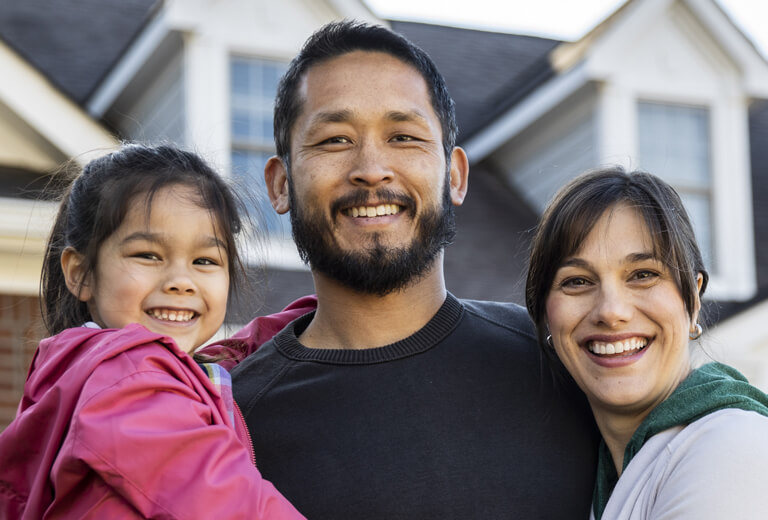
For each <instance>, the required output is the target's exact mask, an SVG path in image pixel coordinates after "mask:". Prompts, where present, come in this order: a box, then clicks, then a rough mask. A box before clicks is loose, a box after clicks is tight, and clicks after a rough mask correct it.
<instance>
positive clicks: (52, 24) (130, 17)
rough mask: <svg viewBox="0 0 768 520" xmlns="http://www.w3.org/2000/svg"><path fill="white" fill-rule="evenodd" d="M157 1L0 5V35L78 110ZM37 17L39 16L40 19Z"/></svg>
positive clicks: (38, 0) (43, 0)
mask: <svg viewBox="0 0 768 520" xmlns="http://www.w3.org/2000/svg"><path fill="white" fill-rule="evenodd" d="M160 3H161V0H120V1H109V0H77V1H72V0H69V1H65V2H55V6H54V4H52V3H51V2H50V1H49V0H24V1H23V2H10V1H9V2H2V3H0V34H1V35H2V37H3V39H4V40H5V41H6V42H7V43H8V44H9V45H10V46H12V47H13V48H14V49H16V51H17V52H18V53H19V54H21V55H22V56H24V57H25V58H26V59H27V60H28V61H29V62H30V63H32V64H33V65H34V66H35V67H37V68H38V70H40V71H42V72H43V73H44V74H45V75H46V76H48V78H49V79H50V80H51V81H52V82H53V83H54V84H56V85H57V86H58V87H59V88H60V89H61V90H62V91H63V92H65V93H66V94H67V95H69V96H71V97H72V99H74V100H75V101H77V102H78V103H80V104H81V105H82V103H83V102H84V101H85V100H86V99H87V98H88V96H89V95H90V93H91V92H92V91H93V89H94V88H95V86H96V85H97V84H98V82H99V81H100V80H101V78H102V77H104V75H105V74H106V73H107V72H108V71H109V69H110V68H111V67H112V66H113V65H114V63H115V62H116V61H117V60H118V59H119V57H120V55H121V53H122V52H123V50H124V49H125V48H126V47H127V45H128V43H129V42H130V41H131V40H132V38H133V37H134V36H135V35H136V34H137V33H138V32H139V30H140V29H141V28H142V27H143V25H144V24H145V23H146V21H147V20H148V19H149V18H150V17H151V15H152V13H153V12H154V8H155V7H157V6H158V5H159V4H160ZM41 13H45V14H44V15H41Z"/></svg>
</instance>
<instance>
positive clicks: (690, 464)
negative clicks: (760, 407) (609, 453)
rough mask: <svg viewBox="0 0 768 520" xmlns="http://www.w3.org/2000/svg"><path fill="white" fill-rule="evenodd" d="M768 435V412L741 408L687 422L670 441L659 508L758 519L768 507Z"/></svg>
mask: <svg viewBox="0 0 768 520" xmlns="http://www.w3.org/2000/svg"><path fill="white" fill-rule="evenodd" d="M766 438H768V417H766V416H764V415H761V414H759V413H757V412H753V411H747V410H741V409H735V408H729V409H724V410H718V411H716V412H713V413H711V414H709V415H707V416H705V417H702V418H700V419H698V420H696V421H694V422H692V423H691V424H689V425H687V426H686V427H685V428H683V429H682V430H680V431H679V432H678V433H677V434H676V435H675V436H674V438H672V439H671V440H670V442H669V443H668V444H667V446H666V451H667V456H668V459H667V464H666V467H665V470H664V476H663V477H662V478H663V480H664V485H663V486H661V487H660V489H659V494H658V496H657V497H656V511H657V512H658V513H659V514H660V513H661V512H664V511H678V512H685V513H686V514H691V515H693V516H687V517H690V518H694V517H695V518H754V516H751V515H754V514H755V513H756V512H765V511H768V494H766V493H765V491H764V485H763V483H764V480H765V477H764V475H765V468H766V467H768V443H766V441H765V439H766ZM658 518H666V517H664V516H659V517H658Z"/></svg>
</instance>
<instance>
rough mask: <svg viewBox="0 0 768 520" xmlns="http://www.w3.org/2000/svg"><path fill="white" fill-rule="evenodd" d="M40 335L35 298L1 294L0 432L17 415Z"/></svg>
mask: <svg viewBox="0 0 768 520" xmlns="http://www.w3.org/2000/svg"><path fill="white" fill-rule="evenodd" d="M43 336H44V329H43V325H42V320H41V318H40V305H39V300H38V299H37V298H35V297H31V296H12V295H7V294H0V431H2V430H4V429H5V427H6V426H8V423H10V422H11V420H12V419H13V418H14V417H15V415H16V407H17V406H18V404H19V400H20V399H21V393H22V390H23V388H24V380H25V379H26V378H27V369H28V368H29V364H30V362H31V361H32V355H33V354H34V352H35V348H36V347H37V343H38V341H40V339H41V338H42V337H43Z"/></svg>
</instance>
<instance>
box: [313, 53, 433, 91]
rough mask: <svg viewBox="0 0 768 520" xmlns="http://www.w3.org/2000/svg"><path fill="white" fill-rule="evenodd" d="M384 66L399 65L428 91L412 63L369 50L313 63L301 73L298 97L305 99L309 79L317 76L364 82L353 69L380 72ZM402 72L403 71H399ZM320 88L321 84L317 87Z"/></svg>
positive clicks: (424, 79)
mask: <svg viewBox="0 0 768 520" xmlns="http://www.w3.org/2000/svg"><path fill="white" fill-rule="evenodd" d="M386 64H390V65H391V64H397V65H401V66H402V67H403V68H404V69H407V70H410V72H412V73H414V74H415V75H417V76H418V77H419V78H421V81H422V82H423V83H424V87H425V88H427V89H428V84H427V80H426V78H425V77H424V75H423V74H422V72H421V71H420V70H419V69H418V68H417V67H416V66H415V65H414V64H412V63H409V62H408V61H406V60H404V59H402V58H401V57H400V56H397V55H394V54H390V53H388V52H383V51H369V50H352V51H349V52H345V53H343V54H339V55H337V56H333V57H330V58H326V59H323V60H320V61H318V62H315V63H313V64H312V65H310V66H309V67H307V69H306V70H305V71H304V72H303V73H302V75H301V78H300V82H299V89H298V90H299V95H300V96H301V97H302V99H306V95H307V92H308V89H309V88H310V83H312V82H311V81H310V79H311V78H312V77H313V76H315V75H317V74H323V75H337V74H341V75H347V76H348V77H349V78H350V79H353V80H354V79H360V80H365V79H366V78H364V77H359V76H356V75H355V73H354V72H353V70H352V69H353V68H355V67H360V66H363V67H371V68H373V69H374V70H381V68H380V66H383V65H386ZM401 70H403V69H401ZM319 86H320V87H322V84H320V85H319Z"/></svg>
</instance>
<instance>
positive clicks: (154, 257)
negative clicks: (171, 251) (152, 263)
mask: <svg viewBox="0 0 768 520" xmlns="http://www.w3.org/2000/svg"><path fill="white" fill-rule="evenodd" d="M133 256H134V257H136V258H143V259H144V260H160V256H159V255H156V254H155V253H136V254H135V255H133Z"/></svg>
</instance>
